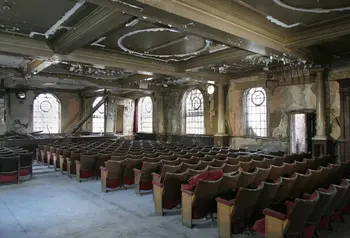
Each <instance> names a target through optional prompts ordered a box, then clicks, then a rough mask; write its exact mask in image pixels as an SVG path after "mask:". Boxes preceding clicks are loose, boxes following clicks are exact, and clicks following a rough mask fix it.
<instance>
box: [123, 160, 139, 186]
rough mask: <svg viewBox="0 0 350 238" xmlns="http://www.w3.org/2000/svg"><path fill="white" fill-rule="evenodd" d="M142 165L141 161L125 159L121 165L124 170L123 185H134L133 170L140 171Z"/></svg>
mask: <svg viewBox="0 0 350 238" xmlns="http://www.w3.org/2000/svg"><path fill="white" fill-rule="evenodd" d="M142 164H143V160H142V159H130V158H127V159H126V160H125V162H124V163H123V166H124V167H125V168H124V178H123V183H124V185H125V184H126V185H133V184H135V177H134V169H141V167H142Z"/></svg>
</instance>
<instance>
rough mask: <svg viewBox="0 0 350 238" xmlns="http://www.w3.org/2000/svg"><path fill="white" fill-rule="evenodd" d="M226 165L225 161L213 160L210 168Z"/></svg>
mask: <svg viewBox="0 0 350 238" xmlns="http://www.w3.org/2000/svg"><path fill="white" fill-rule="evenodd" d="M225 164H226V161H225V160H217V159H214V161H213V163H212V164H211V166H214V167H221V166H223V165H225Z"/></svg>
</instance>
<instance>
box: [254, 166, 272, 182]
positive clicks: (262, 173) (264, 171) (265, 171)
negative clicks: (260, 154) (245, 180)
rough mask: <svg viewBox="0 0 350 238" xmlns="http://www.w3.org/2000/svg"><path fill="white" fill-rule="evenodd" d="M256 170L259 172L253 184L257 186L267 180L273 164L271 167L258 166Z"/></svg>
mask: <svg viewBox="0 0 350 238" xmlns="http://www.w3.org/2000/svg"><path fill="white" fill-rule="evenodd" d="M256 170H257V173H256V176H255V178H254V180H253V182H252V183H251V185H252V186H256V187H257V186H259V185H260V183H261V182H264V181H265V180H267V178H268V177H269V174H270V172H271V166H270V167H269V168H259V167H257V168H256Z"/></svg>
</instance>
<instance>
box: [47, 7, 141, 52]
mask: <svg viewBox="0 0 350 238" xmlns="http://www.w3.org/2000/svg"><path fill="white" fill-rule="evenodd" d="M133 18H134V17H133V16H130V15H126V14H123V13H122V12H118V11H117V10H116V9H110V8H106V7H102V6H99V7H97V8H96V9H95V10H94V11H93V12H92V13H90V14H89V15H88V16H86V17H85V18H83V19H82V20H81V21H80V22H79V23H77V24H76V25H75V26H73V27H72V28H71V29H70V30H69V31H67V32H66V33H65V34H63V35H62V36H61V37H59V38H58V39H57V40H55V41H54V42H52V43H51V47H52V49H53V51H54V52H55V53H57V54H69V53H71V52H73V51H74V50H76V49H79V48H81V47H83V46H85V45H86V44H88V43H91V42H92V41H94V40H97V39H99V38H100V37H102V36H103V35H104V34H106V33H108V32H110V31H111V30H114V29H117V28H120V27H122V26H124V25H125V23H126V22H128V21H130V20H131V19H133Z"/></svg>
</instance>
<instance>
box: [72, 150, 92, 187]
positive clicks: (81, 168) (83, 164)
mask: <svg viewBox="0 0 350 238" xmlns="http://www.w3.org/2000/svg"><path fill="white" fill-rule="evenodd" d="M96 159H97V155H86V154H81V155H80V160H75V163H76V175H77V180H78V182H80V178H89V177H93V176H94V172H95V165H96Z"/></svg>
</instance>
